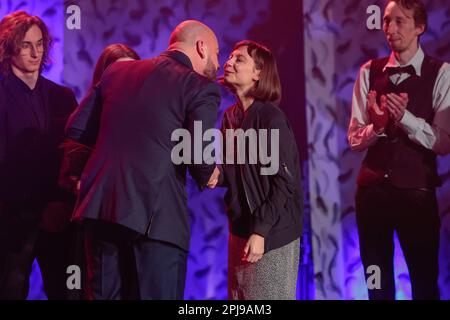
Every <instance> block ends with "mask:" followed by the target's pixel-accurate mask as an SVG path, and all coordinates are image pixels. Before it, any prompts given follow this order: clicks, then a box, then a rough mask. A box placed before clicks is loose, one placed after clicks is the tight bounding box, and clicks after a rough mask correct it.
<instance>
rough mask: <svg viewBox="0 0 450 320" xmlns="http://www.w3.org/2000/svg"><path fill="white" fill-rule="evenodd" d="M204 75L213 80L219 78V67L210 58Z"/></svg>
mask: <svg viewBox="0 0 450 320" xmlns="http://www.w3.org/2000/svg"><path fill="white" fill-rule="evenodd" d="M203 75H204V76H205V77H207V78H208V79H209V80H211V81H215V80H216V79H217V69H216V67H215V66H214V63H213V62H212V61H211V59H210V58H208V59H207V60H206V66H205V70H203Z"/></svg>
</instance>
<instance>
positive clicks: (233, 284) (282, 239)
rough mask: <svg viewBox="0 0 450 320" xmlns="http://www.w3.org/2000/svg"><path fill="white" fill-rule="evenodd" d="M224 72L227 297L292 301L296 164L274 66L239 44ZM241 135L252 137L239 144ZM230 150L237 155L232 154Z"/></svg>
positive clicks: (252, 47) (299, 210) (298, 207)
mask: <svg viewBox="0 0 450 320" xmlns="http://www.w3.org/2000/svg"><path fill="white" fill-rule="evenodd" d="M224 71H225V73H224V79H223V82H224V84H225V85H226V86H227V87H228V88H230V89H231V90H232V92H233V93H234V94H235V95H236V98H237V103H236V104H235V105H233V106H231V107H230V108H228V109H227V110H226V111H225V114H224V117H223V121H222V131H223V136H224V137H225V139H226V141H225V144H224V145H225V146H226V147H225V148H224V153H225V155H226V159H225V158H224V164H223V165H222V166H221V167H220V173H221V175H220V178H219V184H222V185H224V186H226V187H227V188H228V191H227V193H226V195H225V202H226V205H227V213H228V217H229V223H230V238H229V245H228V250H229V251H228V254H229V258H228V260H229V262H228V296H229V299H246V300H248V299H251V300H254V299H295V298H296V283H297V273H298V264H299V251H300V234H301V229H302V221H301V220H302V216H303V205H302V191H301V187H300V165H299V157H298V150H297V145H296V142H295V139H294V135H293V132H292V130H291V127H290V125H289V122H288V120H287V118H286V116H285V115H284V113H283V112H282V111H281V110H280V109H279V108H278V107H277V106H276V105H275V103H276V102H278V101H279V100H280V97H281V85H280V80H279V76H278V72H277V67H276V62H275V59H274V57H273V55H272V53H271V52H270V50H269V49H267V48H266V47H264V46H262V45H260V44H258V43H255V42H253V41H248V40H245V41H241V42H239V43H237V44H236V46H235V47H234V49H233V52H232V53H231V55H230V57H229V59H228V61H227V62H226V64H225V66H224ZM238 129H242V130H243V131H244V133H245V135H247V137H250V138H249V139H246V138H244V139H243V140H241V142H239V139H240V138H239V134H237V132H236V130H238ZM227 131H228V133H227ZM241 133H242V132H241ZM264 133H266V134H264ZM255 137H256V138H255ZM242 141H245V143H242ZM230 145H234V148H233V149H234V150H236V151H233V152H230V148H229V146H230ZM242 145H245V147H244V148H242ZM256 147H257V148H256ZM230 153H231V154H230ZM244 156H245V157H246V158H245V161H243V160H242V159H243V157H244Z"/></svg>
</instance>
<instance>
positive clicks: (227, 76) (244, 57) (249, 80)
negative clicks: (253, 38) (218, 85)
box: [224, 46, 260, 90]
mask: <svg viewBox="0 0 450 320" xmlns="http://www.w3.org/2000/svg"><path fill="white" fill-rule="evenodd" d="M259 74H260V70H256V67H255V62H254V60H253V58H252V57H251V56H250V55H249V54H248V52H247V46H242V47H239V48H237V49H236V50H234V51H233V52H232V53H231V55H230V57H229V58H228V61H227V62H226V63H225V66H224V80H225V82H226V83H228V84H229V85H231V86H233V87H234V88H241V89H243V90H248V89H250V88H252V87H253V86H254V84H255V83H256V81H258V80H259Z"/></svg>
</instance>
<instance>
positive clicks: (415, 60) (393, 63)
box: [383, 46, 425, 77]
mask: <svg viewBox="0 0 450 320" xmlns="http://www.w3.org/2000/svg"><path fill="white" fill-rule="evenodd" d="M424 57H425V54H424V53H423V50H422V48H421V47H420V46H419V49H418V50H417V52H416V54H415V55H414V56H413V57H412V58H411V60H409V61H408V62H407V63H406V64H405V65H400V62H398V61H397V59H396V58H395V55H394V53H393V52H391V55H390V56H389V60H388V62H387V63H386V65H385V66H384V68H383V72H384V71H385V70H386V68H387V67H404V66H408V65H412V66H413V67H414V69H415V70H416V74H417V76H419V77H420V75H421V71H422V62H423V59H424Z"/></svg>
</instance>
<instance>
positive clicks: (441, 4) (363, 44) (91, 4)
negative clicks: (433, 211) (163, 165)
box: [0, 0, 450, 299]
mask: <svg viewBox="0 0 450 320" xmlns="http://www.w3.org/2000/svg"><path fill="white" fill-rule="evenodd" d="M427 3H428V4H429V10H430V11H429V12H430V29H429V31H428V32H427V35H425V36H424V37H423V39H422V43H423V46H424V48H425V50H426V51H427V52H428V53H430V54H432V55H435V56H436V57H439V58H441V59H444V60H447V61H450V34H449V32H450V23H448V17H449V16H450V12H449V11H450V9H446V10H447V11H446V10H442V8H447V6H446V1H443V0H440V1H437V0H435V1H427ZM71 4H77V5H78V6H79V7H80V9H81V30H69V29H67V28H66V27H65V23H66V19H67V17H68V14H66V13H65V9H66V8H67V7H68V6H69V5H71ZM371 4H378V5H379V6H380V7H382V3H381V1H359V0H344V1H334V0H328V1H324V0H304V1H295V0H245V1H239V0H230V1H226V0H120V1H119V0H79V1H68V2H65V3H63V1H62V0H54V1H45V2H44V1H37V0H28V1H19V0H17V1H12V0H1V1H0V17H3V15H5V14H7V13H9V12H12V11H14V10H18V9H24V10H27V11H29V12H31V13H33V14H37V15H39V16H41V17H42V18H43V19H44V20H45V22H46V23H47V24H48V25H49V26H50V30H51V32H52V34H53V36H54V37H55V47H54V50H53V54H52V56H53V58H54V64H53V65H52V66H51V68H50V69H49V70H48V71H47V72H46V76H48V77H49V78H50V79H52V80H54V81H56V82H58V83H64V84H66V85H68V86H70V87H72V88H73V89H74V90H75V92H76V94H77V97H78V99H80V98H81V97H82V96H83V95H84V94H85V92H86V89H87V88H88V86H89V84H90V81H91V76H92V72H93V67H94V64H95V61H96V60H97V57H98V55H99V53H100V52H101V50H102V49H103V48H104V47H105V46H106V45H108V44H110V43H114V42H123V43H126V44H128V45H130V46H132V47H133V48H134V49H135V50H136V51H137V52H138V53H139V54H140V55H141V57H144V58H145V57H150V56H154V55H156V54H158V53H159V52H161V51H162V50H164V49H165V48H166V46H167V40H168V35H169V33H170V30H171V29H172V28H173V27H174V26H175V25H176V24H178V23H179V22H180V21H182V20H184V19H187V18H195V19H200V20H202V21H204V22H205V23H207V24H208V25H210V26H211V27H212V28H213V29H214V31H215V32H216V34H217V35H218V37H219V45H220V47H221V53H220V62H221V64H222V65H223V63H224V61H225V60H226V57H227V56H228V54H229V53H230V52H231V49H232V46H233V44H234V43H235V42H236V41H238V40H241V39H244V38H252V39H254V40H259V41H263V42H264V43H266V44H268V45H269V46H270V47H271V48H272V49H273V50H274V51H275V54H276V56H277V60H278V64H279V68H280V75H281V80H282V84H283V96H284V98H283V102H282V104H281V107H282V108H283V110H284V111H285V112H286V113H287V114H288V116H289V118H290V120H291V122H292V123H293V124H294V125H293V127H294V131H295V133H296V137H297V141H298V144H299V145H300V148H301V153H302V159H303V163H304V165H303V172H304V178H306V181H303V183H304V191H305V200H306V205H305V209H306V211H307V213H308V212H309V211H311V216H309V215H308V214H307V215H306V217H305V219H306V221H305V222H306V223H305V233H304V239H303V241H302V251H301V252H302V259H301V266H300V277H299V284H300V285H299V298H301V299H313V298H316V299H366V298H367V293H366V290H365V287H364V280H363V270H362V265H361V263H360V259H359V251H358V238H357V233H356V229H355V215H354V204H353V197H354V192H355V174H356V172H357V168H359V164H360V161H361V159H362V156H363V155H362V154H359V153H356V152H351V151H350V149H349V146H348V144H347V141H346V130H347V125H348V121H349V117H350V100H351V92H352V87H353V83H354V80H355V77H356V74H357V71H358V68H359V66H360V65H361V64H362V63H363V62H365V61H366V60H368V59H369V58H372V57H376V56H382V55H386V54H387V53H388V48H387V46H386V44H385V41H384V36H383V32H382V31H381V30H368V29H367V28H366V19H367V17H368V16H369V15H368V14H367V13H366V9H367V7H368V6H369V5H371ZM302 7H303V9H302ZM302 14H303V21H302ZM302 24H304V34H302V33H301V32H302V31H303V29H302ZM439 31H441V32H439ZM438 33H439V35H438ZM303 41H304V48H303ZM303 49H304V50H303ZM303 51H304V68H305V69H304V70H303ZM304 78H305V79H304ZM304 80H305V81H304ZM305 86H306V111H305V109H304V103H303V101H304V100H305V99H304V96H303V94H304V92H303V91H304V90H305ZM232 103H233V98H232V97H231V96H230V95H229V94H228V93H226V92H224V99H223V101H222V105H221V111H223V110H224V108H226V107H227V106H229V105H231V104H232ZM305 113H306V115H305ZM306 129H307V130H308V134H306ZM306 144H307V149H306V148H302V146H304V145H305V146H306ZM307 160H308V162H307ZM439 164H440V166H439V170H440V174H441V176H442V178H443V179H444V181H445V184H444V186H443V187H442V188H440V189H439V193H438V194H439V202H440V208H441V218H442V221H443V225H442V233H441V255H440V269H441V274H440V286H441V292H442V297H443V298H445V299H449V298H450V241H449V240H450V226H449V225H450V214H449V213H450V197H448V196H446V195H448V194H449V191H450V190H449V189H450V162H449V161H448V158H441V159H440V160H439ZM188 190H189V195H190V198H189V208H190V212H191V221H192V242H191V253H190V255H189V265H188V276H187V284H186V298H187V299H224V298H226V272H227V267H226V261H227V233H228V231H227V221H226V217H225V214H224V210H223V209H224V208H223V202H222V197H223V190H214V191H207V192H205V193H202V194H201V195H200V193H199V192H198V191H197V190H196V187H195V186H194V185H193V184H192V183H189V185H188ZM309 199H310V201H308V200H309ZM310 220H311V224H312V230H310V229H309V228H308V226H309V221H310ZM310 238H311V239H312V248H311V246H310V245H309V239H310ZM397 248H398V245H397ZM312 258H313V260H314V270H312V266H313V260H312ZM395 263H396V270H397V273H396V278H397V287H398V289H399V290H398V298H400V299H407V298H410V287H409V278H408V273H407V270H406V266H405V264H404V260H403V257H402V254H401V252H400V250H398V249H397V250H396V259H395ZM41 286H42V284H41V282H40V279H39V269H38V268H37V266H36V265H35V266H34V276H33V278H32V286H31V291H30V295H29V298H30V299H41V298H44V296H43V294H42V287H41ZM314 290H315V292H313V291H314Z"/></svg>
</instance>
